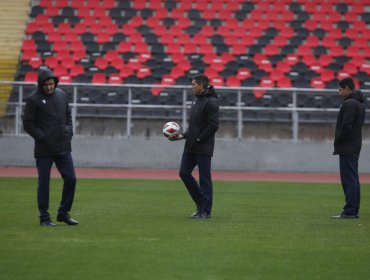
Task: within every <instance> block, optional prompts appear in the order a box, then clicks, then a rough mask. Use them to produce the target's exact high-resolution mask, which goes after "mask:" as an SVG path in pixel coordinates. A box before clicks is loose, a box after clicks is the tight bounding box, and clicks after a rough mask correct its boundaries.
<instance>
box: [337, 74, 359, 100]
mask: <svg viewBox="0 0 370 280" xmlns="http://www.w3.org/2000/svg"><path fill="white" fill-rule="evenodd" d="M354 89H355V83H354V82H353V79H352V78H344V79H343V80H341V81H340V82H339V95H340V96H342V97H347V96H348V95H349V94H350V93H351V92H352V91H353V90H354Z"/></svg>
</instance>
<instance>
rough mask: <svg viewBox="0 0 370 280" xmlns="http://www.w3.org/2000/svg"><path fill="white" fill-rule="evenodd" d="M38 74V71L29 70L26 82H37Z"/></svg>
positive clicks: (25, 77) (25, 78)
mask: <svg viewBox="0 0 370 280" xmlns="http://www.w3.org/2000/svg"><path fill="white" fill-rule="evenodd" d="M37 79H38V75H37V72H27V73H26V75H25V76H24V81H25V82H37Z"/></svg>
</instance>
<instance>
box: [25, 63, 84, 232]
mask: <svg viewBox="0 0 370 280" xmlns="http://www.w3.org/2000/svg"><path fill="white" fill-rule="evenodd" d="M57 85H58V78H57V77H56V76H55V75H54V73H53V72H52V71H51V70H50V69H49V68H48V67H46V66H42V67H40V69H39V71H38V88H37V89H36V90H34V91H33V92H32V94H31V95H30V96H28V97H27V99H26V107H25V109H24V115H23V126H24V130H25V131H26V132H27V133H28V134H29V135H30V136H32V138H34V140H35V147H34V156H35V159H36V167H37V171H38V189H37V202H38V208H39V211H40V216H39V218H40V225H41V226H55V224H54V223H53V222H52V220H51V218H50V214H49V212H48V209H49V185H50V171H51V167H52V165H53V163H55V166H56V167H57V169H58V171H59V173H60V174H61V176H62V178H63V182H64V184H63V193H62V199H61V201H60V204H59V209H58V216H57V221H58V222H65V223H66V224H68V225H77V224H78V221H76V220H74V219H72V218H71V217H70V216H69V214H68V212H69V211H70V210H71V208H72V204H73V199H74V194H75V188H76V175H75V169H74V165H73V160H72V156H71V139H72V135H73V129H72V117H71V110H70V108H69V104H68V101H67V95H66V93H65V92H64V91H63V90H61V89H59V88H57Z"/></svg>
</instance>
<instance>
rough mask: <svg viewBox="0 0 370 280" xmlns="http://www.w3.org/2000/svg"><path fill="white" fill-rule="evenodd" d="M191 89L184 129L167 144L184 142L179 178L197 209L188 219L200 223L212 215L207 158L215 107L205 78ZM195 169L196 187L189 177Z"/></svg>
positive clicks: (214, 125) (210, 150)
mask: <svg viewBox="0 0 370 280" xmlns="http://www.w3.org/2000/svg"><path fill="white" fill-rule="evenodd" d="M191 85H192V91H193V94H194V95H195V97H196V98H195V100H194V102H193V104H192V106H191V113H190V118H189V126H188V129H187V131H186V132H185V133H183V134H178V135H176V136H175V137H173V138H170V139H169V140H171V141H174V140H180V139H186V142H185V147H184V152H183V155H182V159H181V165H180V172H179V175H180V177H181V179H182V181H183V182H184V184H185V186H186V188H187V190H188V192H189V194H190V196H191V198H192V199H193V201H194V202H195V204H196V207H197V210H196V212H195V213H194V214H193V215H192V218H194V219H203V218H210V217H211V211H212V201H213V186H212V177H211V158H212V156H213V151H214V145H215V134H216V131H217V130H218V123H219V108H218V107H219V105H218V100H217V94H216V92H215V90H214V88H213V86H210V85H209V79H208V77H207V76H204V75H198V76H196V77H195V78H194V79H193V81H192V84H191ZM195 166H198V170H199V184H198V182H197V181H196V180H195V178H194V177H193V176H192V172H193V170H194V168H195Z"/></svg>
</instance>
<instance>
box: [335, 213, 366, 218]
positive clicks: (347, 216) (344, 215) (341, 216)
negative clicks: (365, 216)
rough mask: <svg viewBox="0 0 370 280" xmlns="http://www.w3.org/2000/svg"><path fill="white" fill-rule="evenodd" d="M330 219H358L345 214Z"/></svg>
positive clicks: (356, 216) (355, 216)
mask: <svg viewBox="0 0 370 280" xmlns="http://www.w3.org/2000/svg"><path fill="white" fill-rule="evenodd" d="M331 218H332V219H358V218H360V217H359V216H358V215H347V214H344V213H342V214H340V215H336V216H332V217H331Z"/></svg>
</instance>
